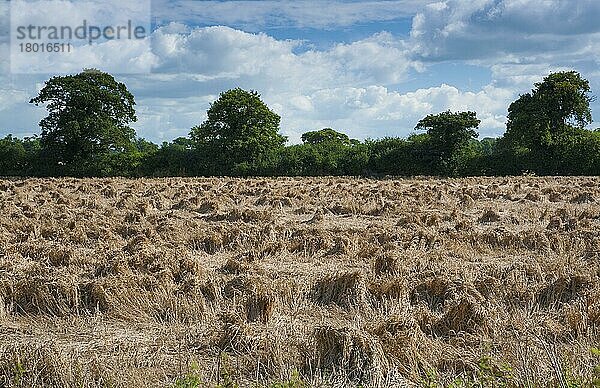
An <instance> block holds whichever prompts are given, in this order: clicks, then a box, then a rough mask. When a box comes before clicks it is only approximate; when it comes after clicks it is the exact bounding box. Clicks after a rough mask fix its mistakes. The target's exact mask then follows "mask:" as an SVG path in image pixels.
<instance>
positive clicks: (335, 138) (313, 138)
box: [302, 128, 358, 146]
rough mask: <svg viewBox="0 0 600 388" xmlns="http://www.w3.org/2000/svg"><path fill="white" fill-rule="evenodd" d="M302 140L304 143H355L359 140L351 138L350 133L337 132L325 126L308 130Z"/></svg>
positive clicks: (347, 144)
mask: <svg viewBox="0 0 600 388" xmlns="http://www.w3.org/2000/svg"><path fill="white" fill-rule="evenodd" d="M302 142H304V144H312V145H317V144H324V143H336V144H341V145H346V146H349V145H354V144H357V143H358V141H356V140H350V138H349V137H348V135H346V134H343V133H340V132H337V131H335V130H333V129H331V128H323V129H321V130H319V131H311V132H306V133H304V134H303V135H302Z"/></svg>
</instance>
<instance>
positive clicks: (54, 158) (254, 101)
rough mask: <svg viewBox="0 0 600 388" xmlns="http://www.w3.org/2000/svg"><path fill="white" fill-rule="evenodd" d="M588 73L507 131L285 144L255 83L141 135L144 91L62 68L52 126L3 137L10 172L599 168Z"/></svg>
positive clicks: (469, 124) (540, 91)
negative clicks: (138, 97) (182, 132)
mask: <svg viewBox="0 0 600 388" xmlns="http://www.w3.org/2000/svg"><path fill="white" fill-rule="evenodd" d="M591 101H592V97H591V96H590V88H589V83H588V81H587V80H585V79H583V78H582V77H581V75H580V74H578V73H577V72H559V73H553V74H550V75H549V76H548V77H546V78H545V79H544V80H543V81H542V82H540V83H537V84H535V85H534V88H533V90H532V91H531V92H529V93H526V94H523V95H521V96H520V97H519V98H518V99H517V100H516V101H515V102H513V103H512V104H511V105H510V107H509V109H508V123H507V130H506V133H505V134H504V135H503V136H502V137H500V138H484V139H481V140H478V139H477V137H478V133H477V131H476V130H477V128H478V127H479V124H480V121H479V120H478V119H477V115H476V113H475V112H450V111H447V112H441V113H438V114H432V115H428V116H427V117H425V118H423V119H422V120H421V121H419V123H417V125H416V127H415V134H413V135H411V136H409V137H407V138H383V139H375V140H365V141H358V140H355V139H350V138H349V137H348V136H347V135H345V134H343V133H341V132H338V131H335V130H333V129H331V128H325V129H321V130H316V131H309V132H306V133H305V134H304V135H302V144H296V145H288V146H286V145H285V144H286V140H287V139H286V138H285V137H284V136H282V135H280V134H279V130H280V127H279V124H280V117H279V116H278V115H277V114H275V113H274V112H273V111H271V110H270V109H269V108H268V107H267V106H266V105H265V104H264V102H263V101H262V100H261V99H260V96H259V95H258V94H257V93H256V92H248V91H245V90H242V89H232V90H229V91H226V92H224V93H222V94H221V95H220V96H219V98H218V99H217V100H216V101H215V102H214V103H212V104H211V107H210V109H209V110H208V112H207V119H206V121H205V122H203V123H202V124H200V125H199V126H197V127H194V128H192V129H191V131H190V134H189V136H188V137H182V138H178V139H175V140H173V141H172V142H165V143H163V144H161V145H160V146H159V145H157V144H154V143H152V142H149V141H146V140H144V139H141V138H138V137H136V134H135V131H134V130H133V129H132V128H131V127H130V126H129V125H130V124H131V122H134V121H136V120H137V118H136V115H135V109H134V106H135V101H134V98H133V96H132V95H131V93H130V92H129V91H128V90H127V88H126V86H125V85H124V84H122V83H119V82H117V81H116V80H115V79H114V78H113V77H112V76H111V75H109V74H106V73H103V72H100V71H97V70H93V69H92V70H84V71H83V72H82V73H79V74H76V75H70V76H63V77H53V78H51V79H50V80H49V81H47V82H46V84H45V86H44V88H42V90H41V91H40V94H39V95H38V96H37V97H35V98H34V99H32V100H31V103H34V104H40V105H41V104H43V105H45V106H46V108H47V109H48V116H47V117H46V118H44V119H43V120H42V121H41V122H40V128H41V134H40V135H38V136H35V137H30V138H24V139H19V138H15V137H13V136H10V135H9V136H7V137H5V138H4V139H1V140H0V175H3V176H78V177H80V176H127V177H141V176H155V177H160V176H221V175H229V176H250V175H252V176H319V175H369V176H383V175H401V176H414V175H442V176H476V175H518V174H523V173H535V174H538V175H600V130H596V131H589V130H586V129H585V127H586V126H587V125H588V124H590V123H591V122H592V116H591V110H590V102H591Z"/></svg>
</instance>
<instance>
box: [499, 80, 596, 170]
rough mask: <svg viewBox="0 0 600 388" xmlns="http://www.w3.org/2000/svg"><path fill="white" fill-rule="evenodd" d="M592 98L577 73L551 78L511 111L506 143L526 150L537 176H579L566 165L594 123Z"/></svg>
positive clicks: (523, 98)
mask: <svg viewBox="0 0 600 388" xmlns="http://www.w3.org/2000/svg"><path fill="white" fill-rule="evenodd" d="M589 94H590V85H589V82H588V81H587V80H586V79H584V78H582V77H581V75H580V74H579V73H577V72H575V71H568V72H558V73H552V74H550V75H548V76H547V77H546V78H544V80H543V81H542V82H539V83H536V84H535V85H534V89H533V90H532V91H531V92H530V93H526V94H523V95H521V96H520V97H519V98H518V99H517V100H516V101H514V102H513V103H512V104H511V105H510V107H509V108H508V122H507V126H506V128H507V131H506V135H505V138H506V141H507V142H508V143H510V146H511V147H512V148H513V149H518V148H522V149H523V150H524V152H523V153H525V154H527V157H528V159H530V161H531V162H530V164H531V166H530V167H531V168H532V169H533V170H534V171H536V172H537V173H541V174H554V173H561V174H565V173H567V174H568V173H577V172H578V171H576V170H572V169H570V168H567V167H565V165H564V161H565V156H566V157H567V158H568V157H569V156H574V155H573V154H572V153H573V152H577V151H576V150H575V149H574V148H573V146H574V145H575V143H578V142H580V141H581V137H582V136H583V137H585V134H583V133H582V132H581V131H583V130H584V129H583V128H584V127H585V126H586V125H587V124H590V123H591V122H592V113H591V110H590V102H591V101H592V98H591V97H590V95H589ZM588 169H592V166H588Z"/></svg>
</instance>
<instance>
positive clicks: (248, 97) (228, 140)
mask: <svg viewBox="0 0 600 388" xmlns="http://www.w3.org/2000/svg"><path fill="white" fill-rule="evenodd" d="M207 114H208V118H207V119H206V121H204V123H202V124H201V125H200V126H197V127H194V128H192V130H191V132H190V138H191V140H192V141H193V143H194V145H195V148H196V149H197V150H198V152H199V154H200V155H201V158H202V160H203V162H202V165H203V166H204V168H206V170H207V172H208V173H209V174H234V175H245V174H246V173H247V172H248V170H250V169H252V168H254V167H257V166H259V165H260V164H261V163H262V162H264V160H265V158H267V157H268V155H269V154H271V153H273V152H275V151H277V150H278V149H280V148H281V147H283V145H284V144H285V142H286V138H285V137H284V136H282V135H280V134H279V122H280V120H281V118H280V117H279V115H277V114H276V113H274V112H273V111H271V110H270V109H269V107H267V105H266V104H265V103H264V102H263V101H262V100H261V99H260V95H259V94H258V93H257V92H255V91H251V92H248V91H245V90H242V89H240V88H236V89H232V90H228V91H226V92H223V93H221V95H220V96H219V98H218V99H217V100H216V101H215V102H213V103H212V104H211V106H210V109H209V110H208V112H207Z"/></svg>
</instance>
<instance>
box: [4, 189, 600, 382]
mask: <svg viewBox="0 0 600 388" xmlns="http://www.w3.org/2000/svg"><path fill="white" fill-rule="evenodd" d="M599 184H600V179H597V178H566V177H565V178H560V177H558V178H534V177H517V178H476V179H475V178H473V179H446V180H442V179H397V180H392V179H390V180H370V179H354V178H297V179H294V178H284V179H233V178H223V179H218V178H206V179H140V180H126V179H86V180H77V179H29V180H0V323H1V325H0V379H1V381H0V385H2V386H8V387H29V386H49V387H99V386H114V387H155V386H156V387H163V386H175V387H194V386H199V387H204V386H207V387H215V386H224V387H225V386H228V387H233V386H236V384H237V385H239V386H242V387H244V386H253V385H254V386H259V387H261V386H264V387H269V386H277V385H273V384H276V383H277V382H279V383H283V382H285V383H287V384H288V385H286V386H289V387H301V386H324V387H325V386H336V387H345V386H358V385H362V386H382V387H387V386H394V387H398V386H440V387H441V386H447V385H448V384H451V383H453V382H454V384H455V385H454V386H469V384H478V385H475V386H490V387H491V386H508V387H510V386H515V387H517V386H535V387H537V386H544V387H545V386H560V387H567V386H574V385H573V384H579V385H577V386H593V384H598V381H599V380H600V375H599V374H600V368H599V367H598V365H599V364H600V354H599V352H598V351H597V348H598V347H600V335H599V327H600V232H599V230H600V206H599V205H600V188H599ZM456 384H458V385H456ZM460 384H462V385H460ZM279 386H282V385H279Z"/></svg>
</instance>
